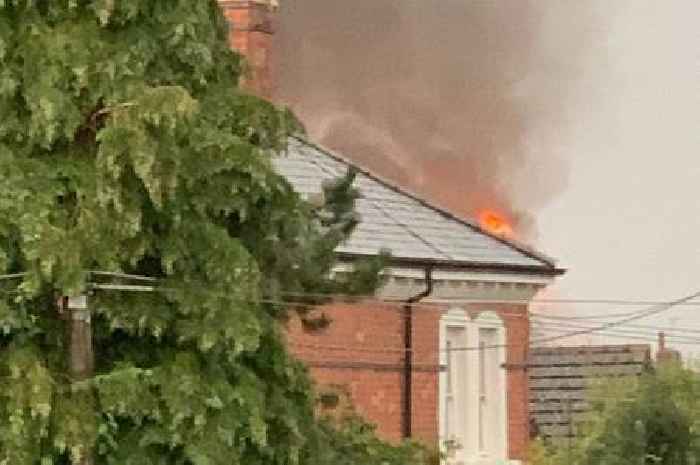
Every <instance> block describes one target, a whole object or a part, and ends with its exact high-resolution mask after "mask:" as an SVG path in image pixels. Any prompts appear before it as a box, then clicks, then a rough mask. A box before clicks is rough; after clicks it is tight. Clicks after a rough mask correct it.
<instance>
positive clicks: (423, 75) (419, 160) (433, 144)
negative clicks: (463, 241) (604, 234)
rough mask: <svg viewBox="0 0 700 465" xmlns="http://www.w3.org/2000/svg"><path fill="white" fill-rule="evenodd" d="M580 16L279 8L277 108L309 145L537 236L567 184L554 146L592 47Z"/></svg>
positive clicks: (421, 0) (548, 11)
mask: <svg viewBox="0 0 700 465" xmlns="http://www.w3.org/2000/svg"><path fill="white" fill-rule="evenodd" d="M565 3H566V4H568V6H562V5H563V4H565ZM581 3H586V2H561V1H560V0H552V1H548V2H544V1H542V0H532V1H524V0H518V1H506V0H499V1H497V0H486V1H485V0H355V1H345V0H283V1H282V2H281V10H280V18H279V30H278V34H277V42H276V56H277V58H276V60H277V61H278V63H277V66H278V70H279V76H278V77H277V82H278V96H277V98H278V100H279V101H281V102H283V103H287V104H289V105H290V106H291V107H292V108H293V110H294V111H295V112H296V113H297V115H299V116H300V117H301V119H302V120H303V122H304V123H305V125H306V127H307V129H308V131H309V133H310V135H311V137H312V139H314V140H316V141H318V142H320V143H322V144H325V145H327V146H329V147H330V148H333V149H336V150H338V151H339V152H341V153H343V154H344V155H345V156H347V157H349V158H352V159H354V160H356V161H358V162H361V163H362V164H364V165H366V166H368V167H370V168H372V169H374V170H375V171H377V172H379V173H381V174H383V175H384V176H385V177H388V178H390V179H393V180H395V181H396V182H400V183H402V184H406V185H408V186H409V187H410V188H411V189H412V190H414V191H416V192H418V193H419V194H421V195H424V196H427V197H429V198H432V199H433V200H434V201H436V202H438V203H440V204H442V205H445V206H447V207H448V208H450V209H452V210H454V211H455V212H457V213H460V214H462V215H466V216H471V217H474V216H475V215H476V213H477V212H478V211H479V210H480V209H483V208H495V209H497V210H500V211H501V212H503V213H504V214H506V215H508V216H510V217H511V218H512V219H513V220H514V221H515V222H516V226H517V227H518V229H519V230H520V231H521V233H524V234H530V235H531V234H532V233H533V231H534V229H533V226H534V224H533V222H532V221H531V220H530V218H531V216H532V214H534V213H535V212H536V210H537V208H539V207H541V206H542V205H543V204H545V203H546V202H547V201H548V200H549V199H550V198H551V197H552V196H553V195H555V194H556V193H557V192H559V191H560V190H561V189H562V188H563V187H564V186H565V184H566V172H567V168H566V163H564V161H563V157H562V154H560V153H557V150H556V149H555V148H553V147H548V145H547V144H548V141H549V139H550V137H549V136H550V135H552V134H554V133H556V128H557V125H558V124H563V123H562V122H565V120H566V118H567V114H568V113H567V105H566V100H567V99H566V96H567V93H568V92H569V91H570V90H571V89H570V87H573V85H574V81H575V77H576V66H575V65H576V63H577V61H578V59H579V57H580V56H582V50H583V49H584V48H583V47H582V45H584V44H585V43H586V38H585V34H584V33H583V32H582V31H585V30H586V29H585V27H580V26H576V25H578V24H582V22H583V23H585V21H586V19H587V17H588V16H587V11H586V9H585V7H583V6H581V5H577V4H581ZM572 15H573V16H572ZM552 25H554V26H553V27H552ZM547 28H550V29H553V31H549V32H548V29H547ZM552 35H554V36H558V37H554V38H552V37H551V36H552ZM553 57H555V58H553ZM554 146H556V144H554Z"/></svg>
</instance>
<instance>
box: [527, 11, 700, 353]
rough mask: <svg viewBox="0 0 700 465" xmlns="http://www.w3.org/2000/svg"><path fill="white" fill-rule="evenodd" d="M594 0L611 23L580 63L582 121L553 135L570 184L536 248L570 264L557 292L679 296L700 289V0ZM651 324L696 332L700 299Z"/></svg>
mask: <svg viewBox="0 0 700 465" xmlns="http://www.w3.org/2000/svg"><path fill="white" fill-rule="evenodd" d="M597 7H598V9H599V10H600V11H606V12H607V15H609V17H608V18H607V20H606V21H605V22H604V23H607V24H604V25H603V26H604V27H601V28H600V30H599V33H598V34H596V35H592V37H594V44H593V46H592V47H590V49H589V52H588V53H589V55H588V56H587V57H586V58H585V60H584V62H583V63H582V65H581V71H582V76H581V81H580V83H579V86H578V91H577V92H576V93H575V94H573V95H571V98H572V99H573V100H572V102H571V103H572V104H573V105H574V108H575V112H574V114H575V119H574V120H573V121H569V122H568V123H566V124H563V125H562V126H561V127H560V128H558V129H559V130H560V131H561V132H560V133H559V135H558V137H557V138H556V143H557V144H558V146H559V148H560V150H562V151H563V152H564V155H565V157H566V159H568V160H569V162H570V172H569V183H568V187H567V188H566V189H565V190H564V192H563V193H562V194H560V195H558V196H556V197H554V198H553V199H552V200H551V202H550V203H549V204H548V205H547V206H546V207H545V208H544V209H543V210H542V211H541V212H540V214H539V215H538V221H539V226H540V240H539V245H540V246H541V247H542V248H544V249H546V250H547V251H548V252H549V253H550V254H552V255H554V256H557V257H559V258H560V259H561V261H562V263H561V264H562V265H563V266H565V267H567V268H569V269H570V271H569V273H568V274H567V276H566V277H564V278H563V279H561V280H560V282H559V283H558V284H557V285H556V286H554V287H553V289H552V290H551V291H550V293H549V295H550V296H555V297H563V298H567V297H575V298H601V297H606V298H621V299H651V300H657V299H660V300H672V299H675V298H677V297H680V296H683V295H685V294H690V293H692V292H695V291H698V290H700V29H699V28H698V27H697V18H699V17H700V2H697V1H694V0H675V1H670V2H669V1H663V2H662V1H650V0H647V1H640V0H615V1H599V2H598V5H597ZM541 310H547V311H549V312H556V313H557V314H578V315H585V314H589V313H600V312H605V311H612V308H611V307H604V306H582V305H578V306H573V307H572V306H561V307H559V308H551V307H548V308H547V309H541ZM621 310H625V309H621ZM632 310H633V309H632ZM644 323H645V324H646V323H650V324H659V325H667V324H670V325H675V326H677V327H679V328H697V329H700V307H697V308H692V307H684V308H682V309H676V310H672V311H669V312H667V313H666V314H664V316H663V317H658V318H654V319H652V320H649V321H648V322H647V321H644ZM593 341H594V342H597V341H598V339H596V338H593ZM683 349H684V350H685V351H687V352H700V345H699V346H695V347H692V346H688V347H683Z"/></svg>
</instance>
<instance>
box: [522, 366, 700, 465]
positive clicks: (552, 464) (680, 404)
mask: <svg viewBox="0 0 700 465" xmlns="http://www.w3.org/2000/svg"><path fill="white" fill-rule="evenodd" d="M699 394H700V376H698V374H697V373H696V372H694V371H691V370H687V369H684V368H682V367H680V365H674V364H670V365H668V364H666V365H661V366H660V367H658V369H657V371H655V372H652V373H647V374H644V375H642V376H641V377H640V378H639V379H638V380H633V382H630V380H629V379H628V380H624V381H611V382H608V383H604V384H603V385H601V386H600V387H598V388H596V389H594V390H592V391H591V392H590V394H589V395H590V402H591V405H592V408H593V411H592V412H591V414H590V415H589V416H588V418H587V420H588V421H587V424H586V426H585V428H584V430H583V431H584V434H583V435H582V436H581V437H580V438H578V439H577V440H576V441H574V442H573V447H566V446H562V447H560V448H558V449H557V448H553V449H552V450H550V451H549V453H547V451H539V452H538V454H537V460H536V461H534V462H533V463H534V465H559V464H562V465H563V464H565V463H566V464H572V463H573V464H574V465H627V464H629V465H637V464H640V463H644V464H657V463H660V464H669V465H686V464H692V463H695V459H696V458H697V457H699V456H700V434H699V433H700V431H699V430H698V429H697V425H698V424H700V396H699Z"/></svg>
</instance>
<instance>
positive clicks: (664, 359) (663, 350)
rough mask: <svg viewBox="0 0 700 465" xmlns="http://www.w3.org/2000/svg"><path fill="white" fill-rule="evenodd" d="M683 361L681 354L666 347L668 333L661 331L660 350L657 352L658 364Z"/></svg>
mask: <svg viewBox="0 0 700 465" xmlns="http://www.w3.org/2000/svg"><path fill="white" fill-rule="evenodd" d="M681 361H682V357H681V353H680V352H678V351H677V350H673V349H669V348H668V347H666V333H664V332H663V331H659V349H658V351H657V352H656V363H657V364H661V363H669V362H676V363H679V362H681Z"/></svg>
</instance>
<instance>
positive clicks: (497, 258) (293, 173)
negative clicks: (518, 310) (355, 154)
mask: <svg viewBox="0 0 700 465" xmlns="http://www.w3.org/2000/svg"><path fill="white" fill-rule="evenodd" d="M274 163H275V166H276V168H277V169H278V171H279V172H280V173H281V174H282V175H284V176H285V177H286V178H287V179H288V180H289V182H290V183H291V184H292V186H293V187H294V188H295V189H296V190H297V192H299V193H300V194H302V195H306V196H308V195H313V194H318V193H321V192H322V186H323V185H324V183H325V182H328V181H332V180H333V179H337V178H338V177H340V176H343V175H344V174H346V173H347V171H348V168H349V167H351V166H352V167H355V168H356V169H358V176H357V178H356V181H355V187H356V188H358V190H359V192H360V196H361V197H360V199H358V201H357V204H356V208H357V211H358V213H359V215H360V219H361V222H360V224H359V225H358V227H357V229H356V230H355V232H354V233H353V235H352V236H351V237H350V239H349V240H348V241H347V242H346V243H345V244H343V245H342V246H340V248H339V249H338V252H339V253H341V254H346V255H350V256H367V255H374V254H376V253H377V252H379V251H380V250H382V249H388V250H390V251H391V254H392V257H393V258H394V259H396V260H401V261H406V262H411V261H415V262H434V263H441V264H446V265H453V266H466V267H476V266H480V267H484V268H491V267H493V268H511V269H514V270H515V269H521V270H523V271H532V272H540V273H547V274H557V273H559V272H560V270H558V269H556V266H555V264H554V262H553V261H552V260H551V259H549V258H547V257H545V256H543V255H541V254H538V253H536V252H534V251H532V250H530V249H528V248H527V247H525V246H523V245H521V244H518V243H515V242H513V241H509V240H506V239H504V238H501V237H498V236H494V235H492V234H490V233H488V232H486V231H484V230H482V229H481V228H480V227H479V226H478V225H476V224H473V223H470V222H468V221H466V220H463V219H460V218H457V217H456V216H454V215H452V214H450V213H449V212H447V211H445V210H442V209H440V208H438V207H436V206H434V205H431V204H429V203H428V202H427V201H425V200H423V199H420V198H418V197H417V196H415V195H412V194H410V193H408V192H406V191H405V190H404V189H401V188H399V187H397V186H394V185H392V184H391V183H389V182H387V181H385V180H382V179H381V178H379V177H378V176H376V175H374V174H373V173H371V172H369V171H368V170H366V169H363V168H361V167H359V166H357V165H356V164H354V163H353V162H350V161H349V160H347V159H344V158H342V157H341V156H339V155H337V154H335V153H331V152H330V151H328V150H325V149H322V148H320V147H319V146H317V145H314V144H311V143H309V142H307V141H305V140H302V139H299V138H291V139H290V141H289V147H288V153H286V154H284V155H281V156H279V157H277V158H275V161H274Z"/></svg>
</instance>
